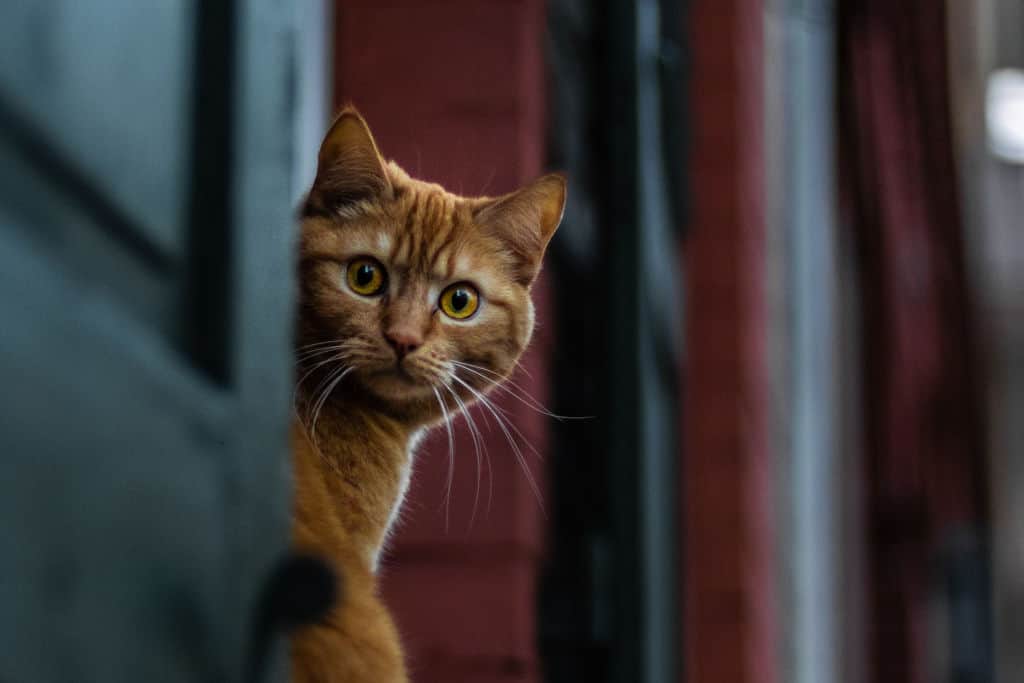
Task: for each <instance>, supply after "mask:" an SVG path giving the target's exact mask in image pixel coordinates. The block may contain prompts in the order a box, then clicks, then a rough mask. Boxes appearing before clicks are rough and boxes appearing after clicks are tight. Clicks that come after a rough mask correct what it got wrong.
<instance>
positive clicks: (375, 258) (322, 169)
mask: <svg viewBox="0 0 1024 683" xmlns="http://www.w3.org/2000/svg"><path fill="white" fill-rule="evenodd" d="M564 203H565V181H564V179H563V178H562V177H561V176H559V175H547V176H544V177H542V178H540V179H539V180H537V181H535V182H534V183H532V184H530V185H528V186H527V187H525V188H523V189H521V190H519V191H517V192H515V193H512V194H510V195H506V196H504V197H499V198H494V199H491V198H465V197H459V196H456V195H453V194H450V193H448V192H446V191H445V190H444V189H443V188H441V187H439V186H438V185H433V184H429V183H425V182H420V181H418V180H413V179H412V178H410V177H409V176H408V175H406V173H405V172H404V171H402V169H400V168H399V167H398V166H397V165H395V163H394V162H385V161H384V160H383V159H382V158H381V156H380V154H379V153H378V151H377V147H376V144H375V143H374V141H373V137H372V136H371V135H370V131H369V129H368V128H367V126H366V123H365V122H364V121H363V119H362V118H361V117H360V116H359V114H357V113H356V112H355V111H354V110H351V109H347V110H345V111H343V112H342V113H341V115H340V116H339V117H338V119H337V120H336V121H335V123H334V125H333V126H332V127H331V130H330V131H329V132H328V134H327V136H326V138H325V140H324V142H323V145H322V147H321V149H320V157H319V168H318V170H317V177H316V181H315V182H314V185H313V189H312V191H311V192H310V194H309V197H308V199H307V201H306V205H305V207H304V211H303V219H302V235H301V248H300V266H299V279H300V282H299V287H300V303H299V320H298V343H297V354H298V355H297V358H298V367H299V377H300V381H299V382H298V386H297V398H298V406H299V410H298V411H297V415H298V417H297V419H296V421H295V423H294V427H293V430H292V444H293V449H294V452H293V458H294V468H295V487H296V489H295V525H294V534H295V544H296V547H297V548H299V549H300V550H305V551H311V552H314V553H317V554H319V555H320V556H322V557H323V558H325V559H326V560H328V562H329V563H330V564H331V565H332V566H333V567H334V569H335V571H336V572H337V574H338V575H339V576H341V577H343V596H342V598H341V600H340V601H339V603H338V605H337V606H336V607H335V608H334V609H333V610H332V611H331V612H330V614H329V616H328V617H327V618H326V619H325V620H324V621H323V622H322V623H320V624H318V625H315V626H308V627H304V628H302V629H300V630H299V631H297V632H296V633H295V634H294V635H293V638H292V667H293V680H294V681H298V682H302V683H305V682H308V681H332V682H334V681H336V682H339V683H397V682H400V681H406V680H407V676H406V673H405V665H404V662H403V658H402V651H401V647H400V645H399V640H398V635H397V633H396V630H395V626H394V624H393V623H392V621H391V618H390V616H389V615H388V613H387V611H386V610H385V608H384V606H383V604H382V603H381V602H380V600H379V599H378V597H377V580H376V575H375V572H376V568H377V562H378V559H379V557H380V553H381V548H382V546H383V544H384V541H385V539H386V538H387V535H388V532H389V530H390V529H391V526H392V525H393V523H394V521H395V518H396V516H397V514H398V510H399V507H400V505H401V502H402V497H403V496H404V494H405V491H406V488H407V486H408V483H409V476H410V470H411V465H412V459H413V450H414V448H415V445H416V442H417V440H418V438H419V436H420V435H421V434H422V432H423V430H425V429H426V428H429V427H431V426H433V425H436V424H440V423H441V422H442V421H443V420H446V419H449V418H450V416H452V415H454V414H456V413H457V412H458V411H459V409H462V408H464V407H465V405H466V404H469V403H471V402H472V401H473V399H474V397H475V394H476V393H478V392H485V391H487V390H488V389H490V388H492V387H493V386H494V385H495V384H496V383H499V382H500V381H501V380H502V379H503V378H505V377H506V376H507V375H508V374H509V373H510V372H511V371H512V369H513V368H514V367H515V363H516V361H517V359H518V358H519V356H520V354H521V353H522V352H523V350H524V349H525V348H526V345H527V343H528V342H529V340H530V335H531V333H532V330H533V305H532V303H531V301H530V286H531V284H532V283H533V281H534V279H535V278H536V276H537V272H538V270H539V268H540V263H541V258H542V256H543V254H544V250H545V247H546V246H547V243H548V240H550V239H551V235H552V234H553V233H554V231H555V229H556V228H557V227H558V223H559V221H560V220H561V216H562V209H563V206H564ZM439 626H440V624H439Z"/></svg>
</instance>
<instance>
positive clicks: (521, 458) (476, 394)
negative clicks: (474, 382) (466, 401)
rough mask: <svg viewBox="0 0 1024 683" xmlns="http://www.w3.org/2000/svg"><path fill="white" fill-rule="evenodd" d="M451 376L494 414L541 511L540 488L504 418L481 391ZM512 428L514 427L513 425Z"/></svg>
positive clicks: (542, 508)
mask: <svg viewBox="0 0 1024 683" xmlns="http://www.w3.org/2000/svg"><path fill="white" fill-rule="evenodd" d="M451 378H452V379H453V380H455V381H456V382H458V383H459V384H461V385H462V386H463V387H465V389H466V390H467V391H469V392H470V393H471V394H473V396H474V397H475V398H476V399H477V400H478V401H479V402H480V403H481V405H483V406H484V408H486V409H487V410H488V411H489V412H490V413H491V415H493V416H494V420H495V422H497V423H498V428H499V429H501V431H502V433H503V434H504V435H505V439H506V440H507V441H508V445H509V446H510V447H511V448H512V453H513V454H514V455H515V457H516V460H518V461H519V467H520V468H522V470H523V474H524V475H526V481H527V482H528V483H529V485H530V489H531V490H532V491H533V495H534V497H535V498H536V499H537V504H538V505H540V507H541V511H543V510H544V502H543V501H542V500H541V495H540V488H539V487H538V486H537V482H536V480H535V479H534V478H533V474H532V473H531V472H530V468H529V466H528V465H527V463H526V458H525V457H524V456H523V452H522V450H521V449H520V448H519V444H517V443H516V441H515V439H514V438H513V436H512V434H511V433H510V432H509V430H508V427H506V426H505V420H504V419H503V418H502V417H501V415H500V414H499V413H498V411H497V410H495V408H494V405H493V404H492V403H491V402H490V401H489V400H487V397H486V396H484V395H483V394H482V393H480V392H479V391H477V390H476V389H474V388H473V387H471V386H470V385H469V384H467V383H466V382H465V381H463V380H462V378H460V377H458V376H457V375H455V374H454V373H452V375H451ZM513 429H515V427H514V426H513ZM516 432H517V433H518V434H519V436H520V438H522V433H521V432H519V430H518V429H517V430H516ZM524 441H525V439H524ZM526 443H529V442H526ZM530 448H531V449H533V446H532V444H530ZM533 451H534V452H535V453H536V449H533Z"/></svg>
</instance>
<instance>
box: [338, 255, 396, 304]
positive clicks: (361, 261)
mask: <svg viewBox="0 0 1024 683" xmlns="http://www.w3.org/2000/svg"><path fill="white" fill-rule="evenodd" d="M386 284H387V274H386V273H385V272H384V266H382V265H381V264H380V262H378V261H377V260H376V259H372V258H368V257H365V256H364V257H361V258H357V259H354V260H353V261H352V262H350V263H349V264H348V286H349V289H351V290H352V291H353V292H355V293H356V294H362V295H363V296H373V295H374V294H379V293H380V292H381V291H382V290H383V289H384V285H386Z"/></svg>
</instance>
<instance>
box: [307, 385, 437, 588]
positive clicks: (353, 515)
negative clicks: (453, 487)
mask: <svg viewBox="0 0 1024 683" xmlns="http://www.w3.org/2000/svg"><path fill="white" fill-rule="evenodd" d="M418 434H419V430H418V429H417V428H415V427H411V426H408V425H406V424H404V423H402V422H400V421H398V420H396V419H395V418H393V417H391V416H388V415H385V414H383V413H380V412H376V411H373V410H367V409H365V407H364V408H360V407H359V406H358V405H353V404H348V403H346V402H341V401H338V402H331V403H330V404H329V405H326V406H324V407H323V410H322V412H321V413H320V415H319V418H318V419H317V421H316V432H315V435H314V434H313V433H312V432H311V431H310V430H309V429H308V428H307V426H306V425H305V424H304V422H303V421H302V420H299V419H296V420H295V425H294V429H293V442H294V451H295V459H296V487H297V490H296V507H297V510H296V512H297V522H298V523H299V524H306V525H307V526H313V527H316V529H314V530H313V531H314V532H315V533H316V535H319V536H321V538H319V539H318V542H317V545H320V546H323V547H322V549H323V550H324V551H327V552H335V551H336V550H339V549H336V548H333V547H331V546H334V545H336V544H340V545H342V546H344V547H343V548H340V550H341V551H355V553H356V554H357V555H358V556H359V557H360V558H362V559H363V560H365V563H366V566H367V567H368V568H369V569H370V570H371V571H375V569H376V564H377V560H378V557H379V555H380V552H381V549H382V546H383V544H384V542H385V540H386V538H387V535H388V532H389V530H390V529H391V526H392V525H393V523H394V521H395V519H396V517H397V514H398V510H399V508H400V506H401V503H402V499H403V498H404V496H405V492H406V489H407V488H408V484H409V476H410V470H411V465H412V463H411V460H412V450H413V448H414V446H415V444H416V441H417V440H418ZM303 508H307V509H305V510H304V509H303ZM335 525H336V527H337V528H335ZM338 532H340V537H339V538H337V539H331V538H323V536H329V535H339V534H338Z"/></svg>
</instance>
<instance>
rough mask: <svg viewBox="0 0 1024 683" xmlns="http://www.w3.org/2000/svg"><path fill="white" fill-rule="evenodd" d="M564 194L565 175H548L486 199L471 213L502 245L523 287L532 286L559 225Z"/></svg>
mask: <svg viewBox="0 0 1024 683" xmlns="http://www.w3.org/2000/svg"><path fill="white" fill-rule="evenodd" d="M565 194H566V183H565V176H563V175H562V174H560V173H550V174H548V175H545V176H542V177H540V178H538V179H537V180H535V181H533V182H532V183H530V184H529V185H527V186H526V187H524V188H522V189H520V190H517V191H515V192H513V193H512V194H507V195H505V196H504V197H498V198H497V199H490V200H486V201H484V202H482V203H481V205H480V206H478V207H477V208H476V209H475V211H474V218H475V219H476V222H477V224H479V225H480V227H481V228H482V229H483V230H485V231H486V232H488V233H490V234H493V235H495V236H496V237H499V238H500V239H501V240H502V241H504V242H505V244H506V246H507V247H508V249H509V251H510V252H511V254H512V255H513V257H514V258H515V261H516V268H517V273H516V274H517V276H518V277H517V279H518V280H519V281H520V283H521V284H523V285H526V286H529V285H530V284H531V283H533V281H534V280H535V279H536V278H537V274H538V273H539V272H540V264H541V260H542V259H543V258H544V251H545V249H547V246H548V242H549V241H550V240H551V237H552V235H554V234H555V230H556V229H557V228H558V225H559V223H561V222H562V214H563V213H564V212H565Z"/></svg>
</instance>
